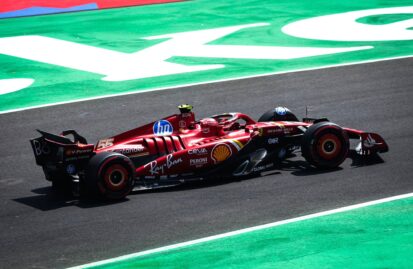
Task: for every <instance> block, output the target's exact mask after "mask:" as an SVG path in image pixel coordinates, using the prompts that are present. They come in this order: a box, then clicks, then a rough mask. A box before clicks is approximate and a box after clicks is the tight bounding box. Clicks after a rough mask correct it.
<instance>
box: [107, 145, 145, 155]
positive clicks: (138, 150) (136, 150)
mask: <svg viewBox="0 0 413 269" xmlns="http://www.w3.org/2000/svg"><path fill="white" fill-rule="evenodd" d="M114 151H115V152H118V153H120V154H123V155H128V156H130V157H132V156H142V155H148V154H149V152H144V151H145V147H144V146H142V145H140V144H138V145H136V146H133V147H130V148H123V149H115V150H114Z"/></svg>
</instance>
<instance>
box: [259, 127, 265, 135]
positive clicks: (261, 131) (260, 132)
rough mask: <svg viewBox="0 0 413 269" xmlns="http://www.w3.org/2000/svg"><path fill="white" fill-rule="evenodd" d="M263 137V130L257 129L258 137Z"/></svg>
mask: <svg viewBox="0 0 413 269" xmlns="http://www.w3.org/2000/svg"><path fill="white" fill-rule="evenodd" d="M263 135H264V129H263V128H259V129H258V136H263Z"/></svg>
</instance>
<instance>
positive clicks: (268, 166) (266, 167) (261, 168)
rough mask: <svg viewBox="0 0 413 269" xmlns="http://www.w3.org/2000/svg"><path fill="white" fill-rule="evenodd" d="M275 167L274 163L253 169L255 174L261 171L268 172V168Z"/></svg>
mask: <svg viewBox="0 0 413 269" xmlns="http://www.w3.org/2000/svg"><path fill="white" fill-rule="evenodd" d="M273 166H274V163H269V164H266V165H259V166H256V167H254V169H252V170H253V171H254V172H259V171H263V170H266V169H268V168H271V167H273Z"/></svg>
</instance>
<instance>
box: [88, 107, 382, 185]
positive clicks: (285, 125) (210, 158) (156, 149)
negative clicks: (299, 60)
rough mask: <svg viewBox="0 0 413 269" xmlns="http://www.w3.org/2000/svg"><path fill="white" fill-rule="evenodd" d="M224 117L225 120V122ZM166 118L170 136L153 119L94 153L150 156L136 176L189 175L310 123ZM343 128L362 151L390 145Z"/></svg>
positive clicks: (292, 133) (183, 116) (190, 115)
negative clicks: (251, 144)
mask: <svg viewBox="0 0 413 269" xmlns="http://www.w3.org/2000/svg"><path fill="white" fill-rule="evenodd" d="M220 117H223V118H224V119H222V120H221V119H220ZM227 118H230V120H229V121H228V120H227ZM163 121H167V122H169V123H170V125H171V126H172V128H173V130H172V131H171V130H170V129H168V131H169V132H168V133H167V134H166V135H159V134H158V135H157V134H155V132H157V131H159V130H154V128H155V129H156V128H158V129H159V128H161V129H162V126H161V127H159V125H158V126H156V124H157V122H153V123H150V124H147V125H145V126H142V127H139V128H136V129H133V130H130V131H128V132H125V133H122V134H119V135H116V136H114V137H111V138H109V139H104V140H100V141H99V142H98V143H97V145H96V148H95V152H96V154H99V153H100V152H103V151H115V152H119V153H122V154H124V155H126V156H128V157H129V158H131V159H132V160H133V159H134V158H137V159H139V158H141V157H144V156H148V157H149V156H152V157H151V158H148V160H150V161H149V162H147V163H139V162H137V164H138V165H136V177H137V178H146V179H151V178H155V177H161V178H162V177H166V176H168V177H174V176H176V177H178V176H182V175H190V174H191V173H193V172H195V171H197V170H208V169H211V168H212V167H214V166H216V165H218V164H220V163H222V162H224V161H225V160H227V159H229V158H230V157H232V156H235V155H237V154H238V152H240V151H241V150H242V149H243V148H244V147H245V146H246V145H247V144H248V143H249V142H250V141H251V140H253V139H254V138H255V137H259V138H265V139H277V138H280V137H285V136H289V137H293V136H299V135H301V134H303V132H304V131H305V129H306V128H308V126H310V125H311V124H312V123H311V122H285V121H278V122H256V121H255V120H253V119H252V118H250V117H249V116H247V115H245V114H242V113H227V114H222V115H219V116H212V117H211V118H206V119H202V120H200V121H198V122H196V121H195V116H194V113H193V112H189V113H182V114H175V115H171V116H169V117H166V118H164V119H163ZM158 122H159V121H158ZM168 128H169V127H168ZM343 129H344V130H345V131H346V132H347V133H348V135H349V137H350V138H359V139H361V145H362V149H361V150H362V152H363V153H368V151H372V152H373V151H374V152H384V151H387V149H388V147H387V144H386V143H385V142H384V140H383V138H381V137H380V136H379V135H378V134H375V133H366V132H363V131H360V130H355V129H349V128H343ZM161 131H162V130H161ZM268 141H270V140H268ZM274 141H275V140H274ZM268 143H270V142H268ZM274 144H275V143H274Z"/></svg>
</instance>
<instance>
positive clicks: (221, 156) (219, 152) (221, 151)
mask: <svg viewBox="0 0 413 269" xmlns="http://www.w3.org/2000/svg"><path fill="white" fill-rule="evenodd" d="M231 155H232V150H231V147H230V146H228V145H227V144H218V145H216V146H215V147H214V148H213V149H212V152H211V158H212V159H213V160H214V162H215V163H219V162H223V161H225V160H226V159H228V158H229V157H231Z"/></svg>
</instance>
